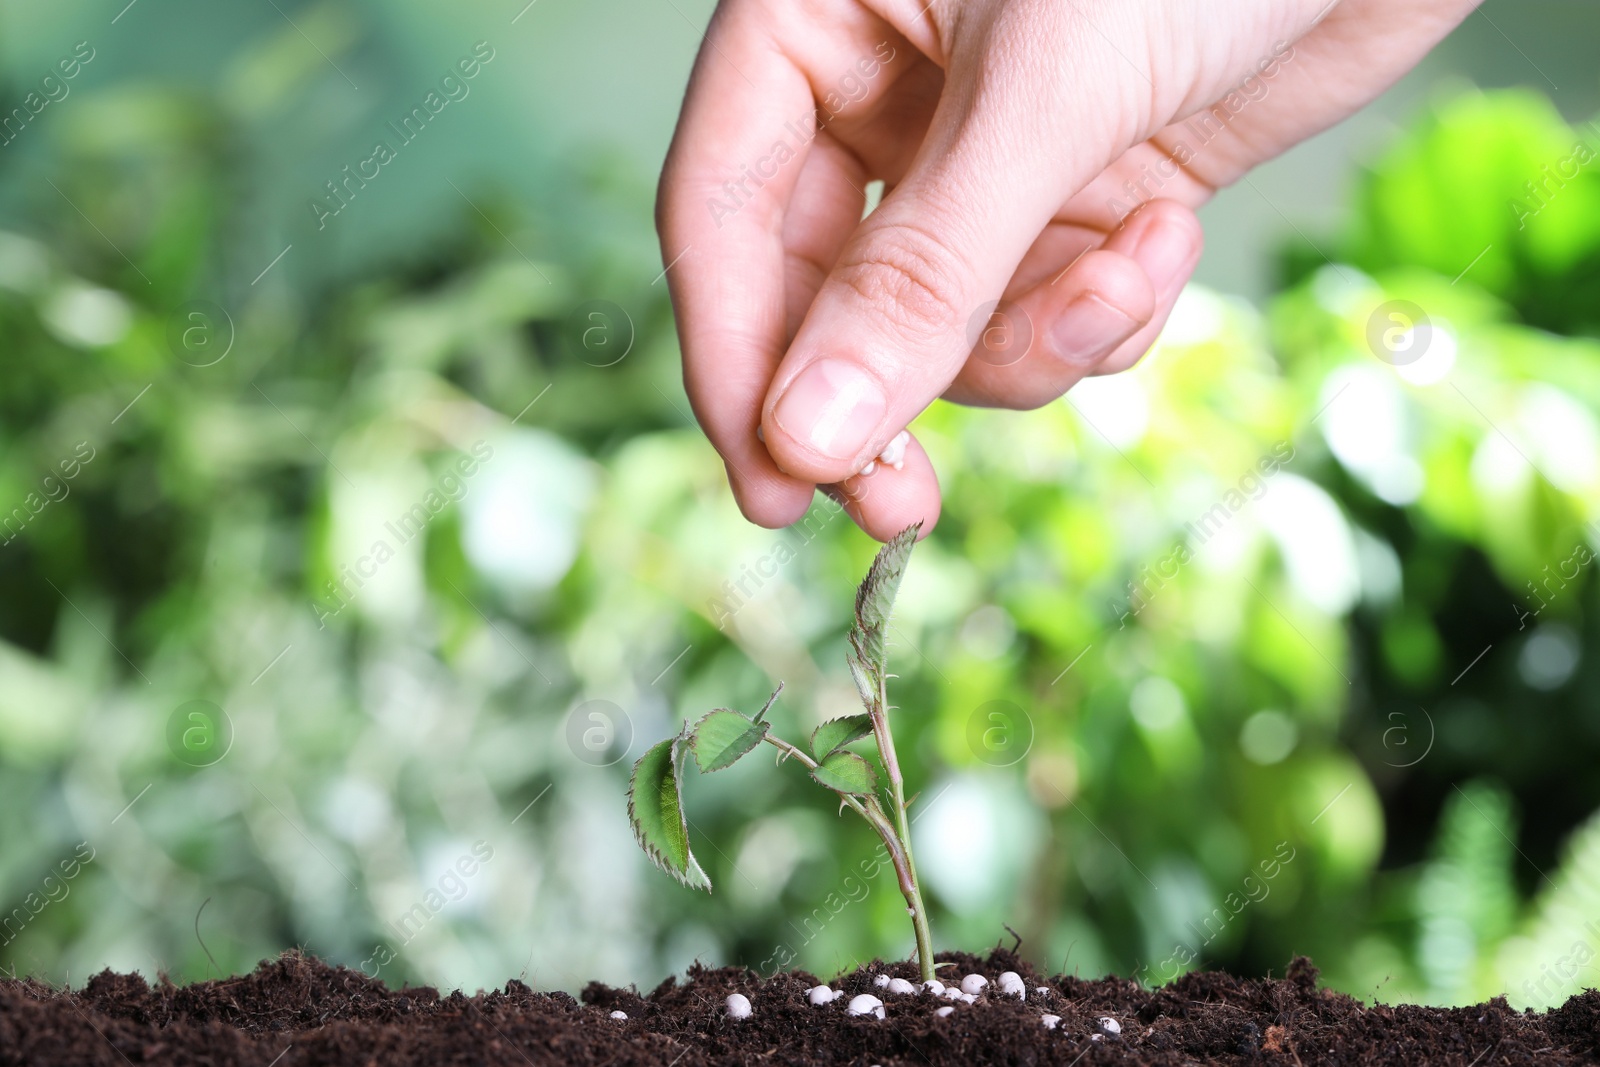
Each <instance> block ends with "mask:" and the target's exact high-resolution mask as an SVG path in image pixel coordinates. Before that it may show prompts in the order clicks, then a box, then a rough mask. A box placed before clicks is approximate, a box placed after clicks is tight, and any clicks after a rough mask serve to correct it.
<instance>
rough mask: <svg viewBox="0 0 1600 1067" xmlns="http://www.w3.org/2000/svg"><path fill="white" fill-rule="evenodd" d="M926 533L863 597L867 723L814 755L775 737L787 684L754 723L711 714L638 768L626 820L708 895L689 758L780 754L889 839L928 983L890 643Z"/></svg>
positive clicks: (886, 556) (831, 738) (898, 553)
mask: <svg viewBox="0 0 1600 1067" xmlns="http://www.w3.org/2000/svg"><path fill="white" fill-rule="evenodd" d="M921 527H922V524H921V523H917V524H916V525H915V526H911V527H908V528H907V529H905V530H902V531H901V532H900V533H898V534H896V535H895V537H894V538H893V539H892V540H891V541H890V542H889V543H888V544H886V545H884V546H883V548H882V549H881V550H880V551H879V552H878V557H877V559H875V560H873V561H872V567H871V569H870V570H868V571H867V577H866V580H865V581H863V582H862V583H861V588H860V589H859V590H858V591H857V592H856V608H855V621H854V623H853V624H852V625H851V627H850V651H849V653H848V654H847V655H846V657H845V659H846V662H847V663H848V664H849V666H850V676H851V677H852V678H854V679H855V683H856V689H857V690H858V691H859V692H860V694H861V703H862V705H863V707H865V708H866V714H864V715H846V716H843V717H841V718H838V719H832V720H830V721H828V722H825V723H823V724H822V725H821V726H819V727H817V728H816V730H815V731H813V732H812V734H811V744H810V747H809V751H807V750H806V749H803V748H801V747H800V746H799V745H795V744H791V743H790V742H788V741H785V740H783V739H782V738H781V737H779V736H777V735H776V734H774V733H773V732H772V724H771V723H770V722H768V721H767V718H766V716H767V712H768V711H770V710H771V709H772V705H773V703H774V702H775V701H776V700H777V699H778V694H779V693H781V692H782V691H783V683H782V682H780V683H778V688H777V689H775V690H773V693H772V696H771V697H769V698H768V699H767V703H766V706H765V707H763V708H762V709H761V711H760V712H759V713H758V714H757V715H756V716H755V717H754V718H752V717H750V716H748V715H745V714H743V713H741V712H737V711H733V710H731V709H729V708H717V709H716V710H715V711H710V712H707V713H706V715H705V716H704V717H703V718H701V719H700V721H699V722H697V723H695V724H694V725H693V726H692V727H691V726H690V725H689V724H688V723H687V722H685V723H684V727H683V730H682V731H680V732H679V733H678V735H677V736H676V737H669V738H668V739H667V740H665V741H662V742H661V743H660V744H657V745H655V746H654V747H652V748H651V749H650V750H649V751H648V752H646V753H645V754H644V755H643V756H642V757H640V759H639V762H638V763H636V764H634V767H633V780H632V782H631V783H630V785H629V788H628V819H629V820H630V821H631V822H632V823H633V834H634V837H636V838H637V839H638V841H639V847H641V848H643V849H644V851H645V854H646V855H648V856H649V857H650V858H651V860H653V861H654V862H655V864H656V866H657V867H660V868H661V869H662V870H664V871H666V872H667V873H668V874H670V875H672V876H673V877H674V878H676V879H677V880H678V881H679V882H682V883H683V884H684V885H686V886H689V887H690V888H692V889H704V890H706V891H708V892H709V891H710V889H711V880H710V879H709V878H707V877H706V873H705V871H704V870H702V869H701V867H700V864H699V862H698V861H697V860H696V859H695V858H694V853H693V852H691V851H690V849H689V823H688V819H687V817H686V816H685V814H684V809H683V771H684V767H685V765H686V763H687V759H688V757H689V755H690V754H691V753H692V754H693V756H694V762H695V764H696V765H697V766H698V767H699V768H700V770H701V771H702V772H710V771H720V770H722V769H724V768H726V767H731V766H733V764H734V763H735V762H737V761H738V760H739V759H740V758H741V757H742V756H745V755H747V754H749V753H750V752H752V751H754V750H755V748H756V747H757V746H759V745H760V744H761V743H762V742H766V743H767V744H769V745H772V746H773V747H774V748H776V749H777V750H778V753H779V756H778V762H779V763H782V762H783V761H784V760H786V759H792V760H794V761H795V762H796V763H799V764H800V765H801V766H803V767H804V768H805V769H806V770H807V771H809V772H810V773H811V777H812V779H813V780H814V781H815V782H816V783H817V784H818V785H821V786H823V787H825V788H827V789H831V790H832V791H833V792H835V793H837V794H838V795H839V800H840V802H841V807H840V811H841V812H842V811H843V809H844V808H849V809H850V810H851V811H853V812H855V813H856V814H857V815H859V816H861V817H862V818H863V819H865V820H867V824H868V825H870V826H871V827H872V829H873V830H874V831H875V832H876V833H877V835H878V836H879V837H881V838H882V839H883V843H884V846H885V847H886V848H887V849H888V852H889V859H890V861H891V862H892V863H893V864H894V870H895V875H896V877H897V879H898V881H899V884H900V892H901V893H902V894H904V896H905V898H906V910H907V911H908V912H910V914H911V925H912V927H913V929H914V930H915V932H916V938H917V962H918V965H919V966H920V967H921V969H922V977H923V979H924V980H927V979H930V978H932V977H933V941H932V938H931V937H930V936H929V933H928V913H927V910H926V909H925V908H924V907H923V906H922V890H921V888H920V886H919V885H918V883H917V868H916V864H915V863H913V862H912V859H911V822H910V819H909V818H908V817H907V808H908V807H909V806H910V805H909V803H908V802H907V800H906V796H905V780H904V779H903V778H902V777H901V774H900V761H899V759H898V758H897V757H896V756H895V751H894V735H893V734H891V733H890V731H889V710H890V708H889V700H888V679H889V669H888V651H887V643H886V640H885V638H886V630H887V628H888V623H889V611H890V608H891V607H892V606H893V605H894V597H895V592H896V591H897V590H898V589H899V588H900V578H901V576H902V575H904V574H905V569H906V561H907V559H908V558H909V557H910V555H911V549H912V547H913V546H914V545H915V544H916V542H917V531H918V530H919V529H921ZM868 737H870V738H871V739H872V744H873V747H874V748H876V750H877V760H876V761H874V760H870V759H868V758H866V757H864V756H862V755H861V754H859V753H857V752H855V751H853V750H852V749H851V746H852V745H855V744H856V743H857V742H862V741H865V740H866V739H867V738H868ZM880 767H881V769H882V773H880ZM913 799H914V798H913Z"/></svg>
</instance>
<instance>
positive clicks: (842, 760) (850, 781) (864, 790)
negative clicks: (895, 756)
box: [811, 751, 878, 796]
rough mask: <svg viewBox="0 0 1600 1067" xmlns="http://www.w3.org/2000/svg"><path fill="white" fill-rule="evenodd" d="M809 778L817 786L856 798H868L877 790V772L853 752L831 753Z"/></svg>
mask: <svg viewBox="0 0 1600 1067" xmlns="http://www.w3.org/2000/svg"><path fill="white" fill-rule="evenodd" d="M811 777H813V778H815V779H816V780H817V783H818V784H819V785H825V786H827V787H828V788H829V789H833V790H837V791H838V792H840V793H852V794H854V795H856V796H868V795H870V794H872V793H875V792H877V789H878V772H877V771H875V770H873V769H872V764H870V763H868V762H867V761H866V760H864V759H862V758H861V757H860V756H858V755H856V754H855V753H854V752H844V751H839V752H835V753H833V754H832V755H831V756H829V757H828V758H827V759H825V760H823V761H822V762H821V763H819V764H818V765H817V769H816V770H814V771H812V772H811Z"/></svg>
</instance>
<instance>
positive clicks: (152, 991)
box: [0, 951, 1600, 1067]
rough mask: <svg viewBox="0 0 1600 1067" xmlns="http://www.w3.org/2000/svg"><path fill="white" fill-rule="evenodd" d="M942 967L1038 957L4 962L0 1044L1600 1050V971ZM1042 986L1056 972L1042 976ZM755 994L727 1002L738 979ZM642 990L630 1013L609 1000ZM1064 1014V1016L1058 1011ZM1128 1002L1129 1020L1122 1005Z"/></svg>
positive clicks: (42, 1052) (1390, 1059)
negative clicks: (1507, 980) (921, 990)
mask: <svg viewBox="0 0 1600 1067" xmlns="http://www.w3.org/2000/svg"><path fill="white" fill-rule="evenodd" d="M941 959H947V960H950V961H952V962H953V963H954V964H955V966H954V967H951V968H943V969H941V972H940V973H941V974H953V975H955V976H956V977H957V978H959V977H960V976H961V975H964V974H968V973H972V972H976V973H980V974H984V975H987V976H988V977H989V978H990V979H991V980H993V979H994V977H995V976H996V975H997V974H999V973H1000V972H1001V971H1006V970H1014V971H1017V972H1019V973H1020V974H1021V975H1022V976H1023V978H1024V979H1025V980H1026V982H1027V987H1028V993H1027V999H1026V1001H1024V1002H1018V1001H1016V1000H1014V999H1012V998H1009V997H1005V996H1002V995H1000V994H998V993H994V992H992V991H991V992H989V993H986V994H985V995H983V996H982V997H981V998H980V999H979V1000H978V1002H977V1003H975V1004H970V1005H969V1004H956V1005H954V1007H955V1010H954V1012H952V1013H951V1014H950V1015H949V1016H948V1017H947V1018H939V1017H937V1016H936V1015H935V1014H934V1013H935V1009H936V1008H938V1007H940V1006H943V1005H945V1004H947V1003H949V1002H948V1001H943V1000H935V999H934V998H933V997H931V996H928V995H908V996H897V995H894V994H892V993H888V992H887V991H885V990H882V989H877V988H875V987H874V986H873V981H872V980H873V976H874V975H876V974H889V975H893V976H899V977H904V978H907V979H913V980H914V979H915V977H916V974H915V971H914V969H913V968H912V967H911V966H910V965H908V964H892V965H874V966H870V967H867V968H865V969H863V970H860V971H856V972H853V973H850V974H846V975H841V976H840V977H839V979H838V980H836V981H835V983H834V988H836V989H843V990H845V992H846V996H844V997H841V998H840V999H838V1000H836V1001H835V1002H833V1003H832V1004H829V1005H826V1006H824V1007H812V1006H811V1005H810V1004H809V1003H808V1002H807V999H806V991H807V990H808V989H809V988H810V987H811V986H813V985H816V984H818V982H817V980H816V979H815V978H814V977H813V976H811V975H809V974H805V973H803V972H790V973H785V974H781V975H779V976H778V977H776V978H773V979H770V980H766V981H763V980H760V979H758V978H757V977H756V976H755V975H754V974H753V973H751V972H749V971H742V970H737V969H734V968H724V969H721V970H706V969H696V970H694V971H691V972H690V974H689V976H688V981H687V982H686V983H681V984H680V983H678V982H677V981H675V980H669V981H667V982H665V983H663V984H662V985H660V986H659V987H657V988H656V989H654V990H652V991H651V992H650V993H648V994H645V995H641V994H639V993H638V992H637V991H634V990H623V989H610V988H607V987H605V986H601V985H599V984H598V983H595V984H592V985H590V987H589V988H588V989H586V990H584V992H583V997H582V1000H581V1001H579V1000H574V999H573V998H572V997H570V996H568V995H567V994H565V993H536V992H534V991H533V990H531V989H529V988H528V987H527V986H525V985H523V984H522V983H521V982H518V981H511V982H508V983H507V984H506V988H505V989H504V990H503V991H499V992H494V993H480V994H478V995H477V996H472V997H468V996H465V995H463V994H461V993H451V994H450V995H449V996H446V997H441V996H439V994H438V993H437V992H436V991H435V990H433V989H430V988H406V989H400V990H391V989H388V988H386V987H385V986H384V985H383V984H382V983H380V982H376V981H373V980H371V979H368V978H366V977H365V976H363V975H362V974H361V973H359V972H357V971H351V970H346V969H344V968H342V967H341V968H334V967H328V966H327V965H325V964H323V963H322V962H320V961H318V960H316V959H312V958H309V957H306V956H301V955H298V954H289V955H285V956H283V957H281V958H279V959H277V960H274V961H271V962H265V963H263V964H262V965H261V966H260V967H258V968H257V969H256V971H255V973H254V974H250V975H246V976H244V977H240V978H230V979H226V980H223V981H217V982H202V983H199V984H197V985H191V986H183V987H178V986H173V985H170V984H166V983H163V984H161V985H160V986H158V987H156V988H151V987H150V986H149V985H148V984H147V983H146V982H145V980H144V979H143V978H141V977H139V976H137V975H118V974H112V973H111V972H110V971H106V972H103V973H102V974H99V975H97V976H95V977H94V978H92V979H90V981H89V984H88V985H87V986H85V987H84V988H83V989H81V990H78V991H64V990H55V989H52V988H50V987H49V986H47V985H44V984H41V983H39V982H36V981H32V980H20V981H19V980H0V1064H28V1065H32V1067H54V1065H57V1064H74V1065H78V1064H106V1065H110V1067H126V1065H127V1064H130V1063H131V1064H141V1063H163V1064H179V1065H181V1064H205V1065H216V1067H221V1065H229V1064H248V1065H250V1067H268V1065H271V1067H306V1065H320V1064H358V1065H366V1064H372V1065H382V1067H405V1065H409V1064H461V1065H467V1064H472V1065H494V1067H500V1065H505V1067H527V1065H528V1064H535V1065H543V1064H577V1065H587V1067H612V1065H615V1067H627V1065H630V1064H650V1065H673V1067H697V1065H700V1064H742V1065H755V1064H761V1065H767V1064H853V1065H862V1067H868V1065H871V1064H881V1065H884V1067H888V1065H890V1064H958V1065H961V1067H975V1065H981V1064H1063V1065H1067V1064H1082V1065H1084V1067H1088V1065H1090V1064H1101V1063H1119V1064H1128V1063H1148V1064H1175V1065H1176V1064H1194V1063H1226V1064H1238V1063H1266V1064H1297V1065H1311V1064H1372V1063H1384V1064H1389V1063H1393V1064H1408V1065H1409V1064H1453V1065H1459V1067H1468V1065H1471V1067H1490V1065H1499V1064H1540V1065H1546V1067H1549V1065H1560V1064H1578V1063H1596V1062H1600V993H1597V992H1595V991H1594V990H1590V991H1589V992H1587V993H1584V994H1582V995H1580V996H1576V997H1573V998H1572V999H1571V1000H1570V1001H1568V1002H1567V1003H1566V1005H1565V1006H1564V1007H1562V1008H1559V1009H1557V1010H1554V1011H1551V1012H1547V1013H1544V1014H1537V1015H1536V1014H1533V1013H1531V1012H1517V1011H1513V1010H1512V1009H1511V1008H1509V1007H1508V1006H1507V1005H1506V1003H1505V1001H1504V1000H1501V999H1496V1000H1492V1001H1490V1002H1489V1003H1487V1004H1480V1005H1478V1006H1476V1007H1472V1008H1455V1009H1441V1008H1422V1007H1388V1006H1378V1007H1373V1008H1367V1007H1363V1006H1362V1005H1361V1004H1360V1003H1359V1002H1357V1001H1355V1000H1353V999H1351V998H1350V997H1347V996H1344V995H1342V994H1338V993H1333V992H1329V991H1327V990H1319V989H1318V988H1317V984H1316V971H1315V970H1314V969H1313V968H1312V967H1311V965H1310V964H1309V962H1307V961H1306V960H1303V959H1302V960H1296V961H1295V962H1294V963H1293V964H1291V965H1290V967H1289V976H1288V977H1287V978H1286V979H1283V980H1265V981H1246V980H1242V979H1238V978H1232V977H1230V976H1228V975H1226V974H1215V973H1197V974H1191V975H1187V976H1185V977H1183V978H1181V979H1179V980H1178V981H1177V982H1174V983H1173V984H1172V985H1170V986H1165V987H1163V988H1160V989H1155V990H1145V989H1141V988H1139V987H1138V986H1137V985H1135V984H1134V983H1132V982H1129V981H1125V980H1120V979H1115V978H1106V979H1100V980H1098V981H1084V980H1080V979H1077V978H1066V977H1061V978H1054V979H1044V978H1041V977H1040V976H1039V975H1038V974H1037V973H1035V972H1034V971H1033V970H1032V969H1031V968H1029V967H1028V966H1027V965H1026V964H1024V963H1023V962H1022V961H1021V960H1020V959H1018V958H1017V957H1016V956H1014V955H1012V954H1011V953H1009V952H1005V951H996V952H995V953H993V954H992V955H991V956H990V957H989V958H988V959H980V958H978V957H975V956H968V955H962V954H954V953H950V954H946V955H944V956H942V957H941ZM1038 986H1048V987H1049V989H1050V992H1049V993H1047V994H1041V993H1039V992H1038V991H1037V989H1036V987H1038ZM730 993H743V994H745V995H746V996H748V997H749V998H750V1000H751V1001H752V1003H753V1005H754V1009H755V1010H754V1014H753V1015H752V1016H751V1017H750V1018H748V1019H744V1020H739V1021H735V1020H733V1019H730V1018H728V1017H727V1015H726V1012H725V1009H724V1003H725V1001H726V998H727V996H728V994H730ZM857 993H873V994H874V995H876V996H878V997H880V998H881V999H882V1000H883V1001H884V1002H885V1005H886V1008H887V1012H888V1018H886V1019H883V1020H878V1019H874V1018H871V1017H866V1018H854V1017H850V1016H848V1015H847V1014H846V1005H847V1004H848V1003H849V999H850V997H851V996H853V995H855V994H857ZM612 1011H623V1012H626V1013H627V1015H628V1018H627V1019H626V1020H625V1021H619V1020H614V1019H612V1018H611V1014H610V1013H611V1012H612ZM1047 1012H1048V1013H1050V1014H1053V1015H1058V1016H1060V1018H1061V1022H1060V1024H1059V1026H1058V1027H1057V1028H1056V1029H1053V1030H1052V1029H1048V1028H1046V1027H1045V1026H1044V1025H1042V1023H1041V1022H1040V1017H1041V1016H1042V1015H1043V1014H1045V1013H1047ZM1102 1017H1109V1018H1111V1019H1114V1020H1116V1022H1117V1024H1119V1025H1120V1032H1111V1031H1112V1030H1113V1028H1112V1027H1107V1026H1103V1025H1102V1024H1101V1022H1100V1020H1101V1019H1102Z"/></svg>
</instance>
